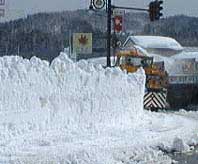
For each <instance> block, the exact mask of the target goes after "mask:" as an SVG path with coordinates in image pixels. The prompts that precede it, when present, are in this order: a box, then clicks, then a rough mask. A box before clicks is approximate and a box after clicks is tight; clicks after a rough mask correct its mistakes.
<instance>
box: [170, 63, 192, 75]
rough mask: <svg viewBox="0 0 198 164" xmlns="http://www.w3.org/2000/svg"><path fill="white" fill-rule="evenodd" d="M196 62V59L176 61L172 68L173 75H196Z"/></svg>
mask: <svg viewBox="0 0 198 164" xmlns="http://www.w3.org/2000/svg"><path fill="white" fill-rule="evenodd" d="M195 73H196V61H195V59H176V60H175V62H174V65H173V66H172V68H171V74H175V75H176V74H183V75H185V74H195Z"/></svg>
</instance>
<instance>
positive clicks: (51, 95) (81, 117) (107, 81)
mask: <svg viewBox="0 0 198 164" xmlns="http://www.w3.org/2000/svg"><path fill="white" fill-rule="evenodd" d="M0 68H1V74H0V78H1V82H0V88H1V90H0V104H1V106H0V111H1V112H4V111H6V112H10V111H12V112H30V111H34V112H35V113H37V114H39V112H46V116H45V117H46V118H45V119H46V120H45V119H43V118H42V122H43V123H46V124H47V122H49V121H50V122H51V121H53V120H55V119H58V120H59V125H61V126H63V127H64V126H67V127H68V128H73V127H77V126H79V125H80V128H82V127H83V128H92V127H93V126H99V125H101V126H103V125H104V124H105V125H112V124H120V125H122V124H124V123H128V124H131V123H132V122H133V121H134V120H135V119H136V118H138V115H139V114H140V113H142V112H143V105H142V104H143V103H142V102H143V94H144V85H143V84H144V80H145V77H144V75H143V73H142V71H141V70H140V72H139V73H136V74H131V75H127V74H123V73H122V71H121V70H120V69H117V68H115V69H106V70H105V69H103V68H102V67H101V66H98V67H97V68H95V67H94V66H93V65H92V64H88V63H87V62H86V61H81V62H79V63H77V64H75V63H73V62H72V61H71V60H69V59H68V58H67V56H66V55H64V54H62V55H61V56H60V57H59V58H57V59H55V60H54V61H53V62H52V64H51V66H49V64H48V63H47V62H45V61H41V60H39V59H38V58H35V57H33V58H32V59H31V60H30V61H29V60H24V59H22V58H20V57H3V58H1V59H0ZM48 110H51V112H50V113H48ZM47 113H48V114H51V115H53V116H51V117H50V116H47ZM33 117H34V116H33ZM33 117H32V119H33ZM52 117H53V120H49V119H50V118H52ZM94 129H95V127H94Z"/></svg>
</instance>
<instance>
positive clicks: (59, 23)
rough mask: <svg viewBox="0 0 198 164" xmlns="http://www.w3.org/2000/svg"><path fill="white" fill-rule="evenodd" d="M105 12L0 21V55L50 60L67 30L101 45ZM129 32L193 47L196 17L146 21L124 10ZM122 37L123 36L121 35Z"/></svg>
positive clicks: (197, 32) (197, 28) (142, 15)
mask: <svg viewBox="0 0 198 164" xmlns="http://www.w3.org/2000/svg"><path fill="white" fill-rule="evenodd" d="M105 24H106V13H105V12H102V13H98V12H97V13H89V12H88V11H86V10H77V11H64V12H55V13H38V14H34V15H28V16H27V18H23V19H18V20H14V21H10V22H6V23H2V24H0V56H3V55H15V54H19V55H21V56H24V57H26V58H30V57H31V56H34V55H35V56H38V57H40V58H42V59H47V60H49V61H51V60H52V59H53V58H54V57H56V56H58V54H59V52H60V51H61V50H63V48H64V47H67V46H68V45H69V33H74V32H93V40H94V48H103V49H104V48H105V41H104V37H105V31H106V26H105ZM124 27H125V30H126V32H127V33H128V34H129V33H130V34H149V35H153V34H155V35H164V36H171V37H174V38H176V39H177V40H178V41H179V42H181V43H182V45H184V46H197V45H198V42H197V40H198V39H197V38H198V37H197V35H198V18H193V17H186V16H175V17H170V18H166V19H163V20H161V21H159V22H155V23H150V22H149V19H148V15H147V14H145V13H127V14H126V16H125V20H124ZM125 37H126V36H125Z"/></svg>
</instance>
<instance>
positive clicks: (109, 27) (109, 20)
mask: <svg viewBox="0 0 198 164" xmlns="http://www.w3.org/2000/svg"><path fill="white" fill-rule="evenodd" d="M111 14H112V13H111V0H108V3H107V67H111Z"/></svg>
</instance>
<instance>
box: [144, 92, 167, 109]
mask: <svg viewBox="0 0 198 164" xmlns="http://www.w3.org/2000/svg"><path fill="white" fill-rule="evenodd" d="M166 95H167V93H166V92H147V93H145V95H144V108H146V109H149V108H156V109H165V108H166Z"/></svg>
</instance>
